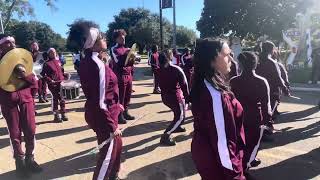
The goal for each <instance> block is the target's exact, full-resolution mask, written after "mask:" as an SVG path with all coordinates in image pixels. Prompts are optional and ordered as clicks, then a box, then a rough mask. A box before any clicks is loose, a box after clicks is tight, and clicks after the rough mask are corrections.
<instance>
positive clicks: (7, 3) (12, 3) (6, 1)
mask: <svg viewBox="0 0 320 180" xmlns="http://www.w3.org/2000/svg"><path fill="white" fill-rule="evenodd" d="M44 1H45V3H46V5H47V6H48V7H50V8H51V9H56V7H55V5H54V3H55V1H56V0H44ZM0 11H1V15H2V17H3V26H4V29H5V30H6V29H7V26H8V24H9V22H10V20H11V19H12V16H13V15H17V16H18V17H24V16H34V9H33V7H32V5H31V4H30V2H29V1H28V0H1V1H0Z"/></svg>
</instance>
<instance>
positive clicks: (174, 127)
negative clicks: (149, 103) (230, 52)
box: [159, 50, 189, 146]
mask: <svg viewBox="0 0 320 180" xmlns="http://www.w3.org/2000/svg"><path fill="white" fill-rule="evenodd" d="M172 58H173V54H172V52H171V50H165V51H164V52H162V53H161V54H160V55H159V64H160V69H159V80H160V88H161V98H162V101H163V103H164V104H165V105H166V106H168V107H169V108H170V109H171V110H172V111H173V114H174V118H173V121H172V122H171V124H170V125H169V127H168V128H167V129H166V130H165V132H164V134H163V135H162V136H161V140H160V143H161V144H163V145H168V146H174V145H175V142H174V141H173V140H172V139H171V138H170V135H171V134H172V133H177V132H185V131H186V129H185V128H182V127H181V125H182V124H183V122H184V119H185V114H186V112H185V105H186V102H185V101H187V103H188V102H189V88H188V82H187V78H186V76H185V74H184V72H183V70H182V69H181V68H180V67H179V66H176V65H173V64H171V63H170V62H171V60H172Z"/></svg>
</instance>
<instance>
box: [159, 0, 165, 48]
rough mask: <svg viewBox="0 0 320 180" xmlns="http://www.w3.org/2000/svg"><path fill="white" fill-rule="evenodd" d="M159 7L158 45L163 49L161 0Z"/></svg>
mask: <svg viewBox="0 0 320 180" xmlns="http://www.w3.org/2000/svg"><path fill="white" fill-rule="evenodd" d="M159 9H160V47H161V50H163V49H164V46H163V28H162V0H159Z"/></svg>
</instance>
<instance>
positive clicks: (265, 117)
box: [230, 72, 272, 167]
mask: <svg viewBox="0 0 320 180" xmlns="http://www.w3.org/2000/svg"><path fill="white" fill-rule="evenodd" d="M230 85H231V89H232V91H233V93H234V94H235V96H236V98H237V99H238V100H239V101H240V103H241V105H242V107H243V111H244V129H245V135H246V148H245V154H244V161H245V162H244V163H245V164H244V165H245V166H247V167H251V165H250V163H251V162H252V161H253V160H254V159H255V157H256V155H257V152H258V148H259V146H260V141H261V138H262V135H263V131H264V128H263V127H261V126H262V125H269V124H270V123H271V114H272V112H271V105H270V89H269V84H268V81H267V80H266V79H264V78H263V77H261V76H258V75H256V74H255V73H253V72H249V73H246V72H242V74H241V75H240V76H237V77H234V78H233V79H231V80H230ZM248 87H250V88H248Z"/></svg>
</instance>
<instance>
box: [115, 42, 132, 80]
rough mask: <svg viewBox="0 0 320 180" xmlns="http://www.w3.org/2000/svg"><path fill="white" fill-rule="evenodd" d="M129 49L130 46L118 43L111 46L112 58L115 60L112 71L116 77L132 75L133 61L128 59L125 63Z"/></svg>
mask: <svg viewBox="0 0 320 180" xmlns="http://www.w3.org/2000/svg"><path fill="white" fill-rule="evenodd" d="M129 51H130V48H126V47H125V46H124V45H119V44H116V45H115V46H113V47H112V48H111V53H112V58H113V60H114V62H115V63H114V67H113V71H114V72H115V73H116V75H117V76H118V77H119V76H122V75H132V72H133V64H134V62H132V61H130V62H129V63H128V64H127V65H125V61H126V59H127V55H128V53H129Z"/></svg>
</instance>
